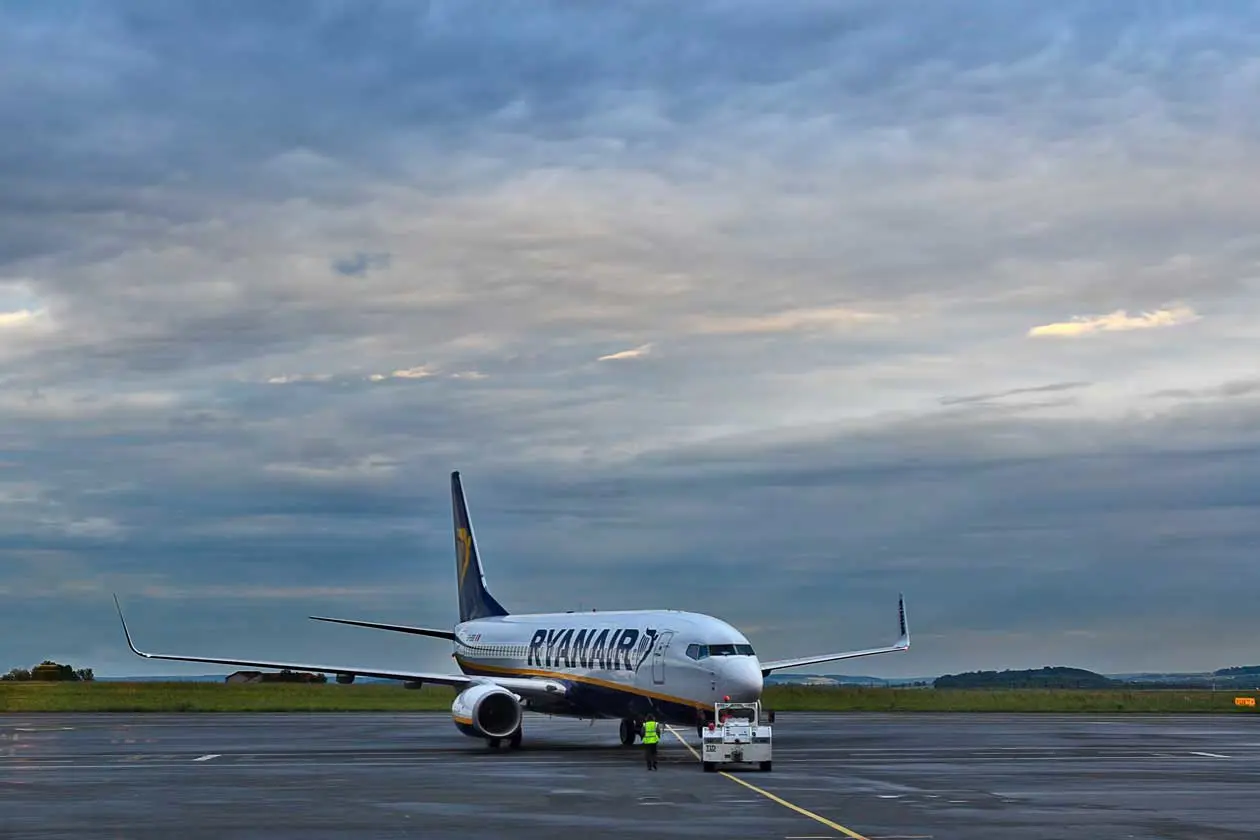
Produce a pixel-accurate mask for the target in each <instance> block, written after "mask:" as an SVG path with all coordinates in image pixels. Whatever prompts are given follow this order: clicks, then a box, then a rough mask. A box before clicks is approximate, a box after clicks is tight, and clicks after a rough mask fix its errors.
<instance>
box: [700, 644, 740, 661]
mask: <svg viewBox="0 0 1260 840" xmlns="http://www.w3.org/2000/svg"><path fill="white" fill-rule="evenodd" d="M687 656H689V657H690V658H692V659H707V658H708V657H710V656H756V654H755V653H753V647H752V645H687Z"/></svg>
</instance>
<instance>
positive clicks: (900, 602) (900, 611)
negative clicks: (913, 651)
mask: <svg viewBox="0 0 1260 840" xmlns="http://www.w3.org/2000/svg"><path fill="white" fill-rule="evenodd" d="M897 621H898V623H899V624H900V625H901V635H900V636H899V637H898V638H897V647H899V648H901V649H902V650H909V649H910V627H909V625H907V624H906V596H905V594H904V593H900V592H899V593H897Z"/></svg>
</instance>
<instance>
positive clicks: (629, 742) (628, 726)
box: [621, 718, 640, 747]
mask: <svg viewBox="0 0 1260 840" xmlns="http://www.w3.org/2000/svg"><path fill="white" fill-rule="evenodd" d="M639 728H640V727H639V722H638V721H636V720H630V719H629V718H626V719H624V720H622V721H621V745H622V746H623V747H632V746H634V739H635V738H636V737H637V736H638V734H639Z"/></svg>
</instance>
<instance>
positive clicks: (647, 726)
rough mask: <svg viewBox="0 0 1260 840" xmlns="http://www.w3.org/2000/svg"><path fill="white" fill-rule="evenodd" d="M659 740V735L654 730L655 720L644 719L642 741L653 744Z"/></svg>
mask: <svg viewBox="0 0 1260 840" xmlns="http://www.w3.org/2000/svg"><path fill="white" fill-rule="evenodd" d="M659 740H661V736H660V735H658V734H657V732H656V721H654V720H649V721H646V722H645V723H644V724H643V743H645V744H655V743H656V742H657V741H659Z"/></svg>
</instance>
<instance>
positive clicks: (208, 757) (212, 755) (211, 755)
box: [193, 753, 221, 761]
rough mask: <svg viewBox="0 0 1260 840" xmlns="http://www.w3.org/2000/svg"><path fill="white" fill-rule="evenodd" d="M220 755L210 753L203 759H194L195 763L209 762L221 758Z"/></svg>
mask: <svg viewBox="0 0 1260 840" xmlns="http://www.w3.org/2000/svg"><path fill="white" fill-rule="evenodd" d="M220 755H221V754H220V753H210V754H209V755H203V756H202V757H201V758H194V759H193V761H209V760H210V759H212V758H219V757H220Z"/></svg>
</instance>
